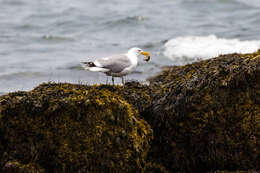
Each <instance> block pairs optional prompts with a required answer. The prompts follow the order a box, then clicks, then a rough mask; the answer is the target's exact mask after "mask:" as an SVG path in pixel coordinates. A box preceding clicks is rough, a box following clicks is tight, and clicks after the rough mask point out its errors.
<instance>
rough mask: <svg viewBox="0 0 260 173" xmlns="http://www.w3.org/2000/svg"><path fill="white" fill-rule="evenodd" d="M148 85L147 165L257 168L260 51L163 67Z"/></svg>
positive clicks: (186, 168) (189, 168)
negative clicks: (149, 136)
mask: <svg viewBox="0 0 260 173" xmlns="http://www.w3.org/2000/svg"><path fill="white" fill-rule="evenodd" d="M151 85H152V86H153V87H156V88H157V90H156V92H155V93H154V95H153V97H152V98H151V99H152V103H151V105H150V106H149V108H147V109H146V110H145V111H144V112H142V115H143V116H144V117H145V119H146V121H147V122H148V123H149V124H150V125H151V127H152V129H153V130H154V133H155V134H154V136H155V137H154V142H153V147H152V150H151V152H150V155H149V156H150V158H151V159H152V160H157V162H158V163H162V164H163V165H164V166H166V168H168V169H169V170H170V171H173V172H175V171H179V170H181V171H187V172H190V171H192V172H201V171H207V170H219V169H226V170H227V169H228V170H239V169H240V170H248V169H256V168H257V169H259V165H260V164H259V135H260V124H259V120H260V52H256V53H254V54H243V55H241V54H230V55H223V56H219V57H217V58H213V59H210V60H206V61H201V62H198V63H193V64H189V65H186V66H180V67H169V68H168V69H167V70H164V71H163V72H162V73H161V74H159V75H158V76H156V77H154V78H152V79H151ZM162 146H163V147H162Z"/></svg>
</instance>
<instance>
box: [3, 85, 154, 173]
mask: <svg viewBox="0 0 260 173" xmlns="http://www.w3.org/2000/svg"><path fill="white" fill-rule="evenodd" d="M109 88H110V89H109ZM129 88H131V87H129ZM135 88H136V86H135ZM115 89H116V88H113V87H109V86H93V87H90V86H84V85H72V84H42V85H40V86H39V87H37V88H35V89H34V90H32V91H30V92H16V93H11V94H8V95H5V96H2V97H1V98H0V105H1V106H0V138H1V141H0V146H1V147H0V157H1V158H0V164H1V166H2V168H3V170H5V169H7V168H8V169H11V168H14V169H15V170H16V169H20V168H23V167H24V165H38V166H39V167H40V168H42V169H44V170H46V172H136V171H137V172H143V171H144V169H145V165H146V155H147V152H148V150H149V147H150V145H149V143H150V141H151V140H152V136H153V133H152V130H151V128H150V125H149V124H148V123H147V122H146V121H144V120H143V119H142V118H141V117H140V116H139V115H138V111H137V110H136V109H135V108H134V107H133V106H132V105H131V104H129V103H128V102H127V101H126V100H125V99H124V98H123V97H121V96H120V95H118V94H117V93H116V92H113V90H115ZM137 90H138V89H137ZM119 91H122V90H120V89H118V92H119ZM127 97H128V98H129V99H130V98H131V97H134V96H133V95H131V94H128V96H127ZM12 160H14V161H13V162H11V163H12V164H10V161H12ZM6 165H7V166H6ZM8 165H14V166H8ZM21 165H22V166H21ZM6 167H7V168H6ZM27 167H28V166H27Z"/></svg>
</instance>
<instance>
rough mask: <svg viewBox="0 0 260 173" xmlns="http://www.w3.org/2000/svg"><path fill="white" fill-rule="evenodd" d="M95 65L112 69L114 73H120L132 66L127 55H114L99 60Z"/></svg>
mask: <svg viewBox="0 0 260 173" xmlns="http://www.w3.org/2000/svg"><path fill="white" fill-rule="evenodd" d="M94 64H95V65H96V66H98V67H103V68H107V69H110V72H112V73H120V72H121V71H123V70H124V69H125V68H127V67H129V66H131V62H130V60H129V58H128V57H127V56H126V55H114V56H109V57H104V58H98V59H97V60H96V61H95V62H94Z"/></svg>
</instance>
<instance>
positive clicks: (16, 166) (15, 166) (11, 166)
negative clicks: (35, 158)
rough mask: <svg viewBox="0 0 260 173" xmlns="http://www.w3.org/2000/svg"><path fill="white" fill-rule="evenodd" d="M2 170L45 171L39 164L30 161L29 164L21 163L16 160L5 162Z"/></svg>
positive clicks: (18, 171) (9, 171) (27, 172)
mask: <svg viewBox="0 0 260 173" xmlns="http://www.w3.org/2000/svg"><path fill="white" fill-rule="evenodd" d="M2 172H4V173H44V172H45V171H44V170H43V169H41V168H39V166H36V165H34V164H32V163H30V164H26V165H24V164H21V163H19V162H17V161H14V160H10V161H8V162H6V163H5V165H4V166H3V168H2Z"/></svg>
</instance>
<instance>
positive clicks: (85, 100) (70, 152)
mask: <svg viewBox="0 0 260 173" xmlns="http://www.w3.org/2000/svg"><path fill="white" fill-rule="evenodd" d="M259 81H260V51H259V52H256V53H254V54H242V55H241V54H230V55H223V56H219V57H217V58H213V59H210V60H205V61H201V62H198V63H193V64H189V65H185V66H179V67H177V66H176V67H168V68H167V69H165V70H164V71H163V72H162V73H160V74H159V75H157V76H155V77H153V78H152V79H150V85H141V84H140V83H138V82H128V83H127V84H126V85H125V86H123V87H122V86H110V85H94V86H88V85H76V84H68V83H61V84H55V83H45V84H41V85H40V86H38V87H36V88H35V89H34V90H32V91H29V92H15V93H9V94H7V95H4V96H1V97H0V171H1V172H40V173H41V172H90V173H96V172H143V173H158V172H161V173H166V172H225V171H217V170H227V172H228V171H231V172H232V171H234V170H241V171H235V172H243V171H245V172H254V170H259V169H260V168H259V165H260V163H259V154H260V153H259V147H258V146H259V137H260V123H259V121H260V82H259ZM252 170H253V171H252Z"/></svg>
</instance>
